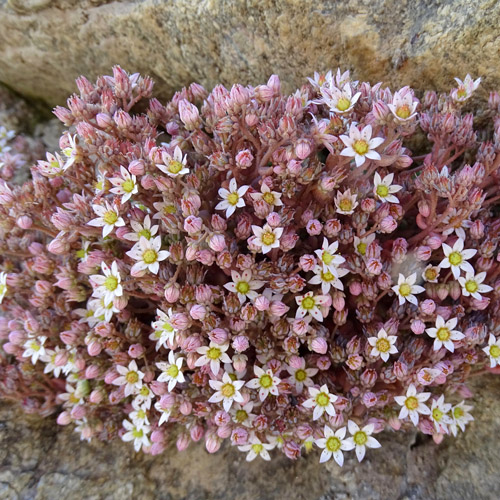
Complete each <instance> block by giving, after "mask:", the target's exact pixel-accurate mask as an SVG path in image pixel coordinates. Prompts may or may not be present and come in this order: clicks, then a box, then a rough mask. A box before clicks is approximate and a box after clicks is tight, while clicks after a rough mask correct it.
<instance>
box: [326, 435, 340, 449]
mask: <svg viewBox="0 0 500 500" xmlns="http://www.w3.org/2000/svg"><path fill="white" fill-rule="evenodd" d="M341 446H342V443H341V442H340V439H339V438H338V437H335V436H331V437H329V438H328V439H327V440H326V449H327V450H328V451H331V452H332V453H334V452H336V451H339V450H340V447H341Z"/></svg>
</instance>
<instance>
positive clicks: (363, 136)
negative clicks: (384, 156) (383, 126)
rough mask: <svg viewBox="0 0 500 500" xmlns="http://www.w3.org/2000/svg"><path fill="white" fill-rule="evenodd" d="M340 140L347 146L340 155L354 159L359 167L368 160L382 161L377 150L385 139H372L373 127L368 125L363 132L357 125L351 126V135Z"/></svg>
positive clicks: (341, 137) (342, 136)
mask: <svg viewBox="0 0 500 500" xmlns="http://www.w3.org/2000/svg"><path fill="white" fill-rule="evenodd" d="M340 139H341V140H342V142H343V143H344V144H345V145H346V148H345V149H343V150H342V151H341V152H340V154H341V155H342V156H351V157H354V160H355V162H356V166H357V167H361V165H363V163H364V162H365V160H366V158H368V159H370V160H380V155H379V154H378V153H377V152H376V151H375V149H376V148H377V147H378V146H380V145H381V144H382V143H383V142H384V140H385V139H383V138H382V137H374V138H373V139H372V126H371V125H367V126H366V127H364V128H363V130H359V129H358V127H356V125H354V124H351V128H350V129H349V135H341V136H340Z"/></svg>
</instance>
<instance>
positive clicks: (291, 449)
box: [283, 439, 300, 460]
mask: <svg viewBox="0 0 500 500" xmlns="http://www.w3.org/2000/svg"><path fill="white" fill-rule="evenodd" d="M283 452H284V453H285V455H286V456H287V457H288V458H290V459H291V460H297V458H299V457H300V445H299V444H298V443H296V442H295V441H292V440H291V439H287V440H286V441H285V444H284V445H283Z"/></svg>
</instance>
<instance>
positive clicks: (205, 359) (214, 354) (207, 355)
mask: <svg viewBox="0 0 500 500" xmlns="http://www.w3.org/2000/svg"><path fill="white" fill-rule="evenodd" d="M228 349H229V344H216V343H215V342H210V345H208V346H201V347H198V349H196V352H197V353H198V354H201V356H200V357H199V358H198V359H197V360H196V362H195V364H194V366H204V365H208V364H210V369H211V370H212V373H213V374H214V375H217V374H218V373H219V370H220V363H221V361H222V362H223V363H231V358H230V357H229V356H228V355H227V354H226V351H227V350H228Z"/></svg>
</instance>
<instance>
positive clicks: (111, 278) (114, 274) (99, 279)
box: [90, 261, 123, 306]
mask: <svg viewBox="0 0 500 500" xmlns="http://www.w3.org/2000/svg"><path fill="white" fill-rule="evenodd" d="M101 269H102V272H103V274H104V276H103V275H102V274H93V275H92V276H90V282H91V284H92V285H97V287H96V288H94V292H93V293H92V296H93V297H97V298H99V299H101V298H102V299H103V300H104V305H105V306H108V305H109V304H111V303H112V302H113V300H114V299H115V297H121V296H122V295H123V287H122V285H121V280H122V277H121V275H120V271H118V264H117V263H116V261H113V263H112V264H111V268H109V267H108V265H107V264H106V262H104V261H103V262H101Z"/></svg>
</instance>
